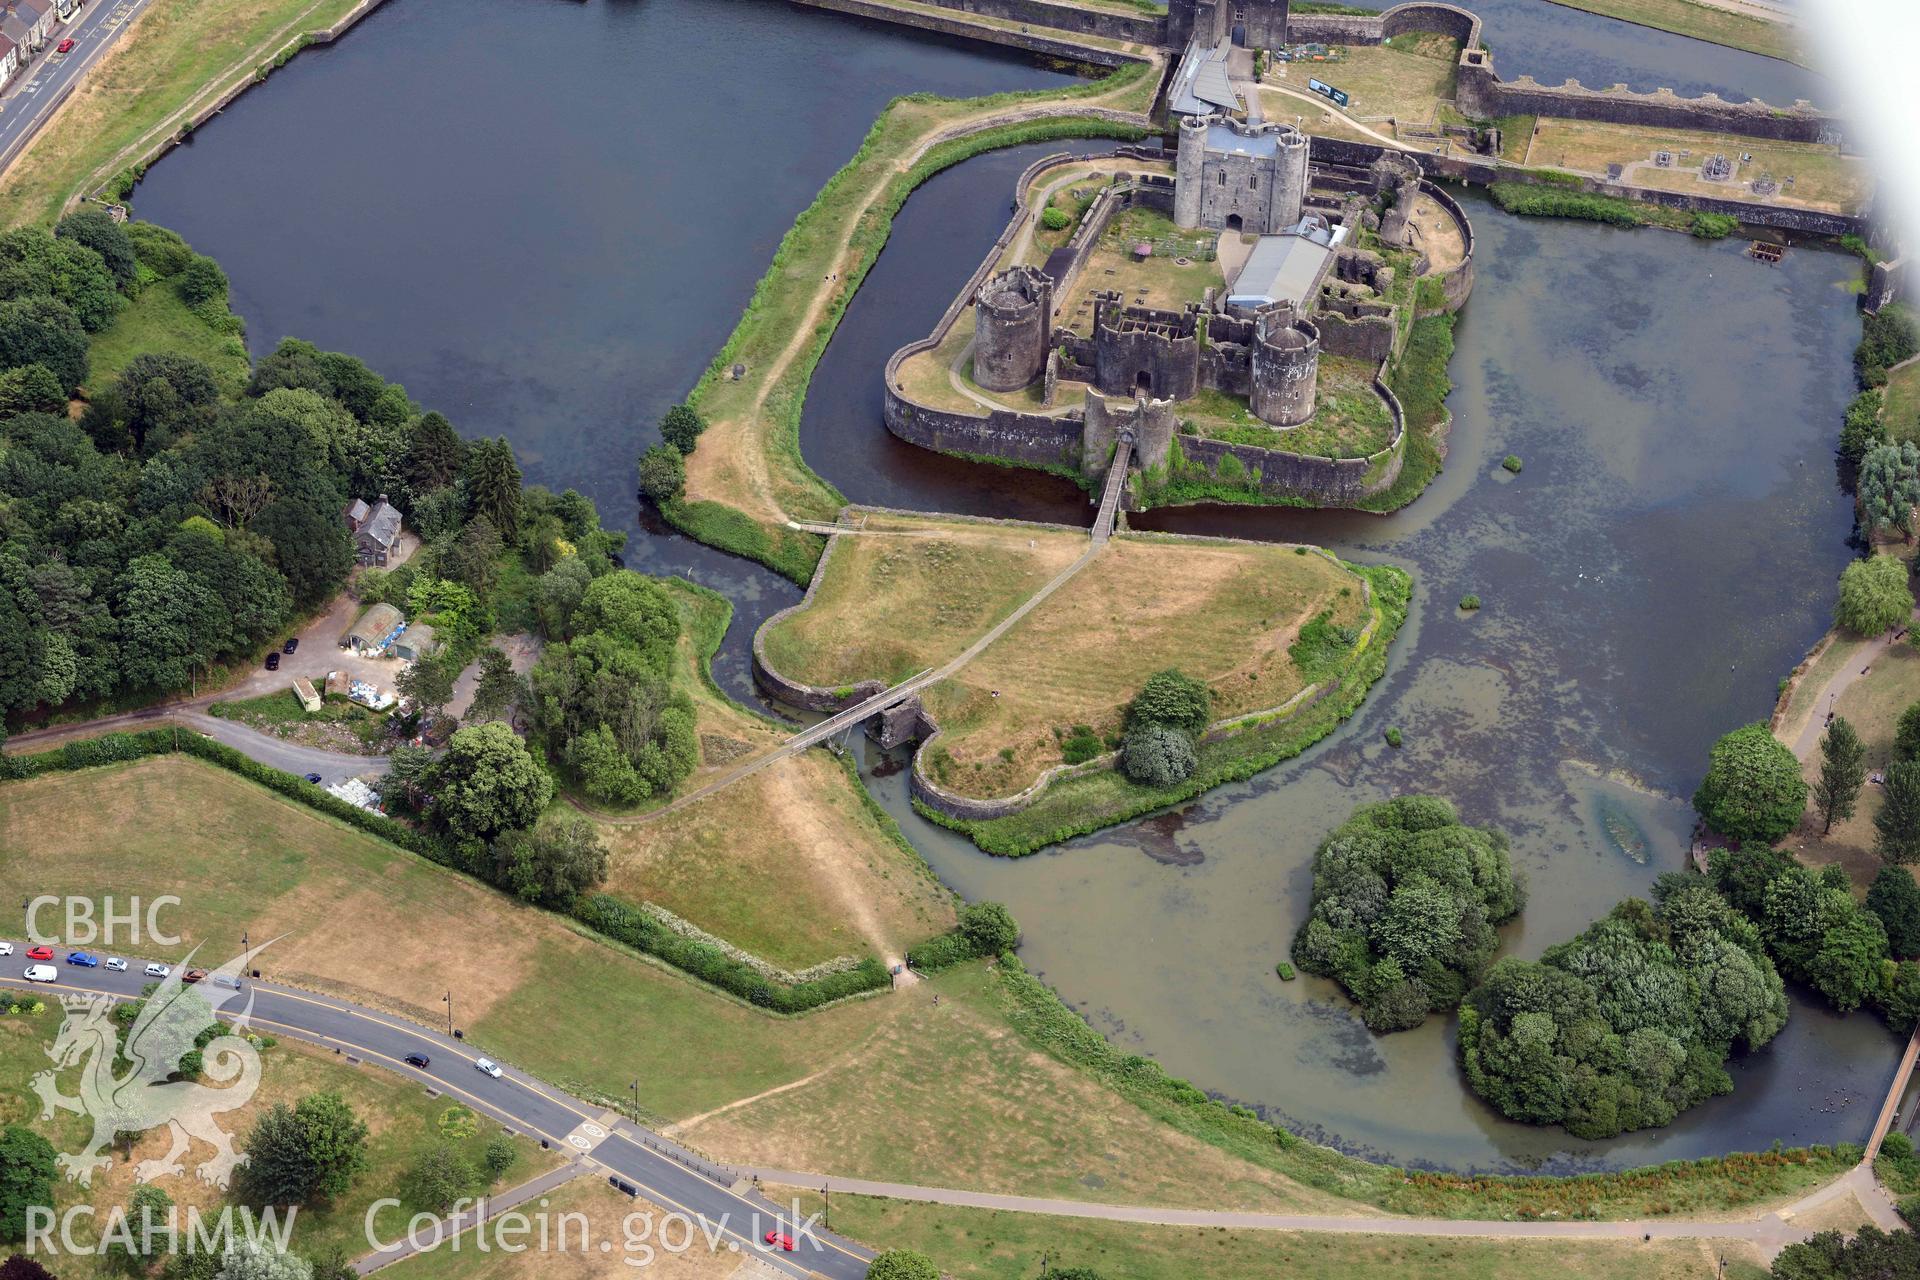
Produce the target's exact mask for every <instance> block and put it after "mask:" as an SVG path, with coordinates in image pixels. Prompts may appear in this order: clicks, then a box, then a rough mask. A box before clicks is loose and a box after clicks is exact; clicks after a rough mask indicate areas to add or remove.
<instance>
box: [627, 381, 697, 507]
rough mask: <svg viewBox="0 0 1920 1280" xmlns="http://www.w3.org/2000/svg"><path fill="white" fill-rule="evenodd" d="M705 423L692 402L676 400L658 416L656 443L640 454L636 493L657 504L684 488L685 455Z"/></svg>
mask: <svg viewBox="0 0 1920 1280" xmlns="http://www.w3.org/2000/svg"><path fill="white" fill-rule="evenodd" d="M706 429H707V423H706V420H705V419H704V418H702V417H701V416H700V415H699V414H698V413H696V412H694V409H693V406H692V405H686V404H677V405H674V406H673V408H671V409H669V410H667V412H666V416H665V417H663V418H661V419H660V443H659V444H656V445H654V446H652V447H651V448H649V449H648V450H647V451H646V452H644V453H642V454H641V455H640V493H641V496H643V497H645V498H646V499H647V501H649V502H651V503H653V504H654V505H655V506H658V505H660V504H662V503H667V502H672V501H674V500H675V499H677V498H679V497H680V495H681V494H683V493H685V492H686V489H687V457H688V455H690V454H691V453H692V452H693V450H694V446H695V445H696V444H697V443H698V442H699V439H700V433H701V432H703V431H705V430H706Z"/></svg>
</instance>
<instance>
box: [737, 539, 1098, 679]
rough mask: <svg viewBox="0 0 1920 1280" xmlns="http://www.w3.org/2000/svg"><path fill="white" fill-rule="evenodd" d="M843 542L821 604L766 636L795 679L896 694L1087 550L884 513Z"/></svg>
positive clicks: (779, 666)
mask: <svg viewBox="0 0 1920 1280" xmlns="http://www.w3.org/2000/svg"><path fill="white" fill-rule="evenodd" d="M861 527H862V528H863V529H864V530H866V532H863V533H859V534H853V535H849V536H846V537H842V538H841V539H840V541H839V544H838V545H837V546H836V547H835V548H834V552H833V558H832V560H830V561H829V562H828V566H827V572H826V576H825V577H824V578H823V579H822V580H821V582H820V586H819V589H818V590H817V591H816V592H815V593H814V597H813V603H812V604H811V605H809V606H808V607H807V608H805V609H801V610H798V611H797V612H794V613H790V614H788V615H787V616H786V617H785V618H783V619H781V620H780V621H779V622H778V623H776V624H775V625H774V626H772V627H769V628H768V629H767V631H766V633H765V636H766V639H765V647H766V656H767V662H768V663H769V665H771V666H772V667H773V669H774V670H776V671H778V672H780V673H781V674H782V675H784V676H786V677H788V678H789V679H793V680H799V681H802V682H804V683H807V684H816V685H824V686H827V687H829V688H837V687H839V686H841V685H851V684H853V683H855V682H857V681H860V680H881V681H884V682H886V683H887V684H894V683H897V682H898V681H900V680H904V679H906V678H907V677H908V676H911V675H915V674H917V673H918V672H921V671H925V670H926V669H927V668H929V667H937V666H939V665H940V664H941V663H943V662H945V661H947V660H948V659H950V658H952V657H954V656H955V655H957V654H959V653H960V652H961V651H962V650H964V649H965V648H966V647H967V646H968V645H969V644H971V643H972V642H973V641H974V640H975V639H976V638H978V637H979V636H980V635H981V634H983V633H984V632H986V631H988V630H990V629H991V628H992V627H993V625H994V624H995V623H997V622H999V621H1000V620H1001V619H1002V618H1004V617H1006V616H1007V615H1008V614H1010V613H1012V612H1013V611H1014V609H1016V608H1017V607H1019V605H1020V603H1021V602H1022V601H1024V600H1026V599H1027V598H1028V597H1029V596H1031V595H1032V594H1033V593H1034V592H1035V591H1038V590H1039V589H1040V588H1041V587H1042V586H1044V585H1046V583H1047V581H1048V580H1049V579H1051V578H1052V577H1053V576H1054V575H1055V574H1057V573H1059V572H1060V571H1061V570H1062V569H1064V568H1066V567H1067V566H1068V565H1070V564H1072V563H1073V561H1074V559H1075V558H1076V557H1078V556H1079V555H1080V553H1081V552H1083V551H1085V550H1086V548H1087V538H1086V535H1085V534H1084V533H1081V532H1079V531H1077V530H1066V529H1044V528H1038V527H1035V526H1017V527H1016V526H1012V525H1004V524H988V523H982V522H976V521H962V520H939V519H926V518H922V517H917V516H895V515H887V514H883V513H879V512H875V513H872V514H869V515H866V517H865V519H864V520H863V522H862V525H861Z"/></svg>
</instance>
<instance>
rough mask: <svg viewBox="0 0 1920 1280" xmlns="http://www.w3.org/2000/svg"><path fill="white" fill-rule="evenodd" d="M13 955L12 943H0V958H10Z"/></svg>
mask: <svg viewBox="0 0 1920 1280" xmlns="http://www.w3.org/2000/svg"><path fill="white" fill-rule="evenodd" d="M12 954H13V944H12V943H11V942H0V956H10V955H12Z"/></svg>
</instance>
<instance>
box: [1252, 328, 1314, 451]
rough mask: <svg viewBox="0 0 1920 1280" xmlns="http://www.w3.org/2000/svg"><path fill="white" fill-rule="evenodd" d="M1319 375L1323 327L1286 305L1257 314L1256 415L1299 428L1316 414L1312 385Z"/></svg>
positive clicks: (1254, 409) (1277, 425) (1255, 332)
mask: <svg viewBox="0 0 1920 1280" xmlns="http://www.w3.org/2000/svg"><path fill="white" fill-rule="evenodd" d="M1319 373H1320V330H1319V328H1318V327H1317V326H1316V325H1315V324H1314V323H1313V321H1311V320H1308V319H1307V318H1305V317H1304V316H1296V315H1295V314H1294V313H1293V308H1292V307H1290V306H1288V305H1287V304H1285V303H1277V304H1275V305H1272V306H1268V307H1263V308H1262V309H1261V311H1260V313H1259V315H1258V316H1256V317H1255V318H1254V337H1253V391H1252V395H1251V396H1249V397H1248V398H1249V399H1250V400H1251V401H1252V405H1253V416H1254V417H1256V418H1258V419H1260V420H1261V421H1262V422H1270V423H1272V424H1273V425H1274V426H1276V427H1295V426H1298V425H1300V424H1301V423H1303V422H1305V421H1306V420H1307V419H1308V418H1311V417H1312V416H1313V385H1314V379H1315V378H1316V377H1318V376H1319Z"/></svg>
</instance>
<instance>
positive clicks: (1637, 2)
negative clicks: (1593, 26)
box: [1489, 0, 1807, 65]
mask: <svg viewBox="0 0 1920 1280" xmlns="http://www.w3.org/2000/svg"><path fill="white" fill-rule="evenodd" d="M1553 2H1554V3H1555V4H1560V5H1565V6H1566V7H1567V8H1569V9H1582V10H1585V11H1586V12H1588V13H1597V14H1600V15H1602V16H1603V17H1608V18H1618V19H1620V20H1621V21H1622V22H1632V23H1636V24H1638V25H1639V26H1643V27H1652V28H1653V29H1654V30H1656V31H1671V32H1673V33H1674V34H1675V35H1682V36H1691V37H1692V38H1693V39H1695V40H1705V41H1707V42H1708V43H1710V44H1723V45H1726V46H1727V47H1728V48H1729V49H1745V50H1746V51H1747V52H1748V53H1757V54H1760V55H1761V56H1762V57H1767V58H1781V59H1784V60H1786V61H1788V62H1798V63H1801V64H1803V65H1805V64H1806V61H1807V50H1806V47H1805V45H1806V41H1805V40H1804V39H1803V38H1802V36H1801V35H1800V33H1799V32H1798V31H1797V30H1796V29H1795V28H1793V27H1792V26H1789V25H1788V24H1787V23H1784V22H1769V21H1767V20H1766V19H1765V18H1755V17H1752V16H1750V15H1748V14H1744V13H1734V12H1732V11H1731V10H1727V9H1720V8H1716V7H1714V6H1713V5H1709V4H1700V3H1698V2H1697V0H1553ZM1489 35H1490V37H1491V38H1492V39H1493V40H1494V41H1496V42H1497V41H1498V40H1499V35H1498V33H1489Z"/></svg>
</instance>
